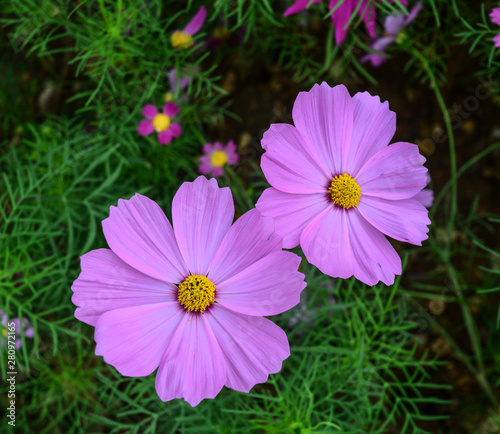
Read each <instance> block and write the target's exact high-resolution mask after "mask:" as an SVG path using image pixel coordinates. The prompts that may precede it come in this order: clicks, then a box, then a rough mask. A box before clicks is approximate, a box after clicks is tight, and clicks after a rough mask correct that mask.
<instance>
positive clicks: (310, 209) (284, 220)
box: [255, 188, 332, 249]
mask: <svg viewBox="0 0 500 434" xmlns="http://www.w3.org/2000/svg"><path fill="white" fill-rule="evenodd" d="M255 206H256V207H257V208H258V209H259V210H260V211H261V212H262V214H264V215H269V216H271V217H272V218H273V219H274V222H275V225H276V233H277V234H279V235H281V236H282V237H283V248H285V249H292V248H293V247H296V246H298V245H299V243H300V234H301V233H302V231H303V230H304V228H305V227H306V226H307V225H308V224H309V222H310V221H311V220H312V219H313V218H314V217H316V216H317V215H318V214H320V213H321V212H322V211H323V210H325V209H326V208H327V207H330V206H332V204H331V202H330V201H329V200H328V198H327V197H326V195H325V194H320V193H317V194H291V193H283V192H281V191H279V190H276V189H275V188H268V189H266V190H264V193H262V196H261V197H260V198H259V200H258V201H257V204H256V205H255Z"/></svg>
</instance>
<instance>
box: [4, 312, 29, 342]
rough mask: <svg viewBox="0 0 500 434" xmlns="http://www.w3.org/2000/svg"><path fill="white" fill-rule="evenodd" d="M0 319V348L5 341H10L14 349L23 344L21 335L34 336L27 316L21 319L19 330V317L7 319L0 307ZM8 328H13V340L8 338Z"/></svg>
mask: <svg viewBox="0 0 500 434" xmlns="http://www.w3.org/2000/svg"><path fill="white" fill-rule="evenodd" d="M0 321H1V327H0V328H1V330H2V336H1V337H0V348H3V347H4V346H5V345H7V342H8V341H10V342H11V343H13V344H14V346H15V347H16V349H19V348H21V347H22V345H23V340H22V336H23V335H24V337H25V338H32V337H34V336H35V331H34V329H33V327H32V326H31V324H30V322H29V321H28V319H27V318H23V319H22V330H21V319H20V318H14V319H12V320H10V321H8V318H7V315H6V314H5V312H4V311H3V310H1V309H0ZM10 330H14V340H12V339H9V340H8V335H9V332H10Z"/></svg>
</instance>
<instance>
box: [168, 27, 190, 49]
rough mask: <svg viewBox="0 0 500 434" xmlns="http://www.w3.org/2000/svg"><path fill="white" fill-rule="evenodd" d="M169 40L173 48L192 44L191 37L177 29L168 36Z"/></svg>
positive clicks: (187, 46)
mask: <svg viewBox="0 0 500 434" xmlns="http://www.w3.org/2000/svg"><path fill="white" fill-rule="evenodd" d="M170 42H171V43H172V47H174V48H177V47H181V48H184V49H187V48H190V47H192V46H193V37H192V36H191V35H190V34H189V33H188V32H186V31H184V30H177V31H175V32H174V33H172V36H170Z"/></svg>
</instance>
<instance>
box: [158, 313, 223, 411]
mask: <svg viewBox="0 0 500 434" xmlns="http://www.w3.org/2000/svg"><path fill="white" fill-rule="evenodd" d="M213 306H215V305H213ZM209 316H210V315H209V314H208V311H207V313H206V314H202V315H198V314H185V315H184V319H183V321H182V323H181V324H180V325H179V327H178V329H177V332H176V333H175V334H174V335H173V336H172V339H171V341H170V343H169V345H168V348H167V350H166V351H165V355H164V356H163V358H162V360H161V363H160V369H158V373H157V375H156V391H157V392H158V396H159V397H160V398H161V400H162V401H169V400H171V399H175V398H184V399H185V400H186V401H187V402H188V403H189V404H190V405H191V406H192V407H194V406H196V405H198V404H199V403H200V402H201V401H202V400H203V399H212V398H215V396H216V395H217V394H218V393H219V392H220V390H221V389H222V387H223V386H224V382H225V381H226V371H227V368H226V362H225V360H224V355H223V353H222V351H221V348H220V346H219V344H218V343H217V339H216V337H215V335H214V332H213V331H212V329H211V327H210V324H209V323H208V318H207V317H209Z"/></svg>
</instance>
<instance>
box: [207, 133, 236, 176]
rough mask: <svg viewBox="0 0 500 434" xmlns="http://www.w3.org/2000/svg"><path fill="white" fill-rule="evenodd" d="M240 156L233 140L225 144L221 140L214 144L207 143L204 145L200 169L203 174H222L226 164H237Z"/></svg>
mask: <svg viewBox="0 0 500 434" xmlns="http://www.w3.org/2000/svg"><path fill="white" fill-rule="evenodd" d="M239 158H240V156H239V155H238V152H237V151H236V145H235V144H234V142H233V141H232V140H230V141H229V142H227V145H225V146H224V145H223V144H222V143H220V142H215V143H214V144H213V145H212V144H210V143H207V144H205V145H204V146H203V155H202V156H201V157H200V165H199V166H198V171H199V172H200V173H201V174H203V175H212V176H214V177H217V176H221V175H223V174H224V166H225V165H226V164H227V165H230V166H231V165H233V164H236V163H237V162H238V160H239Z"/></svg>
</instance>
